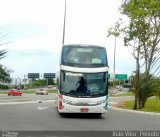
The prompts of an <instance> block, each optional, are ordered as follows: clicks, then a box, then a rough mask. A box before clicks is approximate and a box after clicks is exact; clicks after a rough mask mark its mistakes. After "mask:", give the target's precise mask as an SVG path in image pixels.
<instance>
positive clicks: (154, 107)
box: [123, 97, 160, 113]
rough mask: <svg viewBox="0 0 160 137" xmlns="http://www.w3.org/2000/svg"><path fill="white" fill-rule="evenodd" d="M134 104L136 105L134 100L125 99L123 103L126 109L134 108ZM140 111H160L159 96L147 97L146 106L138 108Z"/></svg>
mask: <svg viewBox="0 0 160 137" xmlns="http://www.w3.org/2000/svg"><path fill="white" fill-rule="evenodd" d="M133 106H134V101H125V102H124V104H123V108H125V109H133ZM138 111H144V112H159V113H160V99H159V98H158V97H156V98H150V99H147V102H146V104H145V108H142V109H138Z"/></svg>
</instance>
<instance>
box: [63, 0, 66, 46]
mask: <svg viewBox="0 0 160 137" xmlns="http://www.w3.org/2000/svg"><path fill="white" fill-rule="evenodd" d="M66 5H67V0H65V7H64V22H63V39H62V45H64V41H65V26H66Z"/></svg>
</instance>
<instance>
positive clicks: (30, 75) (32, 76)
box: [28, 73, 39, 78]
mask: <svg viewBox="0 0 160 137" xmlns="http://www.w3.org/2000/svg"><path fill="white" fill-rule="evenodd" d="M28 78H39V73H28Z"/></svg>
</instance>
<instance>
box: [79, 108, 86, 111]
mask: <svg viewBox="0 0 160 137" xmlns="http://www.w3.org/2000/svg"><path fill="white" fill-rule="evenodd" d="M80 112H88V108H81V109H80Z"/></svg>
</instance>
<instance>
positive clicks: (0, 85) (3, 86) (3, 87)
mask: <svg viewBox="0 0 160 137" xmlns="http://www.w3.org/2000/svg"><path fill="white" fill-rule="evenodd" d="M8 88H9V86H8V85H2V84H0V89H8Z"/></svg>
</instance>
